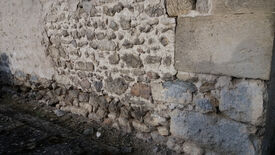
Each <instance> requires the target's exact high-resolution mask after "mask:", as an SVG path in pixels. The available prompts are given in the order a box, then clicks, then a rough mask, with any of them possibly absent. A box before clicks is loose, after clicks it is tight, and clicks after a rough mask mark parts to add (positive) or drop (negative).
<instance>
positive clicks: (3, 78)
mask: <svg viewBox="0 0 275 155" xmlns="http://www.w3.org/2000/svg"><path fill="white" fill-rule="evenodd" d="M8 84H12V74H11V70H10V61H9V57H8V55H7V54H6V53H1V54H0V86H3V85H8Z"/></svg>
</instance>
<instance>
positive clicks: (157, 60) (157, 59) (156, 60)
mask: <svg viewBox="0 0 275 155" xmlns="http://www.w3.org/2000/svg"><path fill="white" fill-rule="evenodd" d="M145 62H146V63H147V64H160V63H161V57H158V56H151V55H148V56H147V57H146V58H145Z"/></svg>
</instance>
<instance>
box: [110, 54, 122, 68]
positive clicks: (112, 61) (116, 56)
mask: <svg viewBox="0 0 275 155" xmlns="http://www.w3.org/2000/svg"><path fill="white" fill-rule="evenodd" d="M108 59H109V63H110V64H112V65H116V64H118V63H119V60H120V58H119V54H118V53H114V54H112V55H110V56H109V57H108Z"/></svg>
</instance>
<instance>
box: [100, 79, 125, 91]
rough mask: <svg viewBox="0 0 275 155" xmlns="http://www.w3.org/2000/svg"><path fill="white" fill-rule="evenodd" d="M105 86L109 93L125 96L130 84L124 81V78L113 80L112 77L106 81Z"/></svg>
mask: <svg viewBox="0 0 275 155" xmlns="http://www.w3.org/2000/svg"><path fill="white" fill-rule="evenodd" d="M105 86H106V90H107V91H109V92H111V93H115V94H117V95H121V94H123V93H124V92H125V91H126V90H127V88H128V84H127V83H126V82H125V80H124V79H122V78H116V79H113V78H111V77H109V78H107V79H106V80H105Z"/></svg>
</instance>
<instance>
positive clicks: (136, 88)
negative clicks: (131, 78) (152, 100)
mask: <svg viewBox="0 0 275 155" xmlns="http://www.w3.org/2000/svg"><path fill="white" fill-rule="evenodd" d="M131 94H132V95H134V96H137V97H142V98H145V99H149V97H150V96H151V88H150V87H149V86H148V85H146V84H143V83H136V84H134V85H133V86H132V88H131Z"/></svg>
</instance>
